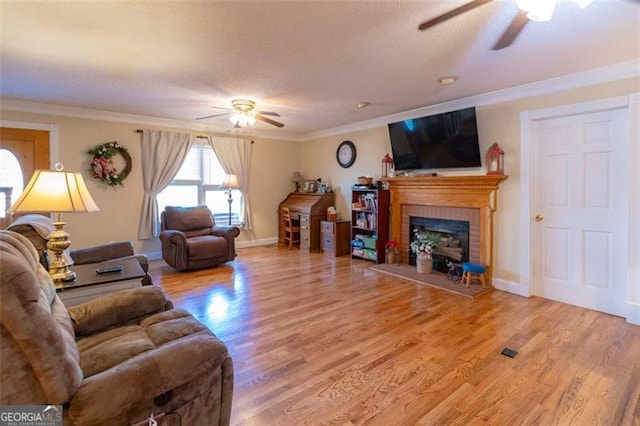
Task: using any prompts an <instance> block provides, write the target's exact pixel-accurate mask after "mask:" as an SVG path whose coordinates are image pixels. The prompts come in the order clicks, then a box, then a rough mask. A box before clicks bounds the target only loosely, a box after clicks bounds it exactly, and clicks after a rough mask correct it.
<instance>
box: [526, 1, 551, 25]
mask: <svg viewBox="0 0 640 426" xmlns="http://www.w3.org/2000/svg"><path fill="white" fill-rule="evenodd" d="M516 3H517V4H518V7H519V8H520V9H521V10H524V11H525V12H527V18H529V19H531V20H532V21H537V22H547V21H550V20H551V18H552V17H553V11H554V10H555V9H556V4H557V0H517V1H516Z"/></svg>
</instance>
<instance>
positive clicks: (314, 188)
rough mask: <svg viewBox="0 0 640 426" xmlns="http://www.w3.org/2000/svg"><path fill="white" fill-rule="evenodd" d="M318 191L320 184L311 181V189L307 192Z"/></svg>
mask: <svg viewBox="0 0 640 426" xmlns="http://www.w3.org/2000/svg"><path fill="white" fill-rule="evenodd" d="M317 190H318V182H316V181H311V182H309V187H308V188H307V192H316V191H317Z"/></svg>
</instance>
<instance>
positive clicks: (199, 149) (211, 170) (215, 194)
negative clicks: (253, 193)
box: [157, 144, 243, 225]
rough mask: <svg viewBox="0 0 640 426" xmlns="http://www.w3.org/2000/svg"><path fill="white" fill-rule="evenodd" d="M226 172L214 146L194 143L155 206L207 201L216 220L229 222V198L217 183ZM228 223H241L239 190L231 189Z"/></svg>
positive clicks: (195, 204) (159, 207)
mask: <svg viewBox="0 0 640 426" xmlns="http://www.w3.org/2000/svg"><path fill="white" fill-rule="evenodd" d="M225 176H226V172H225V171H224V169H223V168H222V165H221V164H220V161H219V160H218V157H217V156H216V154H215V152H214V151H213V148H211V147H210V146H209V145H202V144H194V145H193V147H191V150H190V151H189V153H188V154H187V158H185V160H184V163H182V167H180V171H178V174H177V175H176V177H175V178H173V181H172V182H171V183H170V184H169V186H167V187H166V188H165V189H164V190H163V191H162V192H161V193H159V194H158V198H157V200H158V209H159V211H163V210H164V208H165V207H166V206H181V207H193V206H200V205H206V206H207V207H209V209H210V210H211V212H212V213H213V217H214V219H215V221H216V223H217V224H219V225H227V224H229V202H228V192H227V189H226V188H223V187H221V186H220V184H221V183H222V181H223V180H224V177H225ZM231 197H232V199H233V202H232V203H231V224H232V225H242V217H243V216H242V209H243V199H242V193H241V192H240V191H238V190H236V189H233V190H231Z"/></svg>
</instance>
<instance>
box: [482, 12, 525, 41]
mask: <svg viewBox="0 0 640 426" xmlns="http://www.w3.org/2000/svg"><path fill="white" fill-rule="evenodd" d="M527 22H529V18H527V12H525V11H522V10H521V11H519V12H518V14H517V15H516V17H515V18H513V21H511V24H510V25H509V28H507V30H506V31H505V32H504V34H502V37H500V40H498V42H497V43H496V44H495V45H494V46H493V47H492V48H491V50H500V49H504V48H505V47H509V46H510V45H511V43H513V41H514V40H515V39H516V37H518V35H519V34H520V32H521V31H522V30H523V29H524V26H525V25H527Z"/></svg>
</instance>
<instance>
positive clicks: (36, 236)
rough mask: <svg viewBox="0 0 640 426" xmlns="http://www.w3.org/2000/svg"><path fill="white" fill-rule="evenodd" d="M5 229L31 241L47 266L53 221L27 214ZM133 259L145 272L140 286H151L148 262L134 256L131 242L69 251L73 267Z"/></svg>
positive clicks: (138, 256) (46, 217) (139, 255)
mask: <svg viewBox="0 0 640 426" xmlns="http://www.w3.org/2000/svg"><path fill="white" fill-rule="evenodd" d="M7 229H9V230H11V231H15V232H18V233H20V234H22V235H24V236H25V237H27V238H28V239H29V241H31V244H33V245H34V246H35V248H36V250H37V251H38V254H39V255H40V263H42V265H44V267H45V268H47V267H48V265H47V257H46V255H45V254H46V253H47V241H48V240H49V238H48V236H49V235H50V234H51V233H52V232H53V231H54V230H55V228H54V226H53V220H52V219H51V218H50V217H48V216H42V215H39V214H27V215H24V216H20V217H18V218H17V219H16V220H14V221H13V223H11V224H10V225H9V226H8V227H7ZM126 257H135V258H136V260H137V261H138V262H139V263H140V266H141V267H142V269H143V270H144V272H145V277H144V278H143V279H142V285H151V284H153V281H152V280H151V276H150V275H149V273H148V272H149V261H148V259H147V256H145V255H143V254H134V252H133V243H132V242H131V241H116V242H112V243H108V244H101V245H98V246H92V247H87V248H83V249H77V250H70V251H69V258H70V260H71V261H72V263H73V264H75V265H85V264H88V263H100V262H104V261H105V260H112V259H119V258H126ZM72 269H73V268H72Z"/></svg>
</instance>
